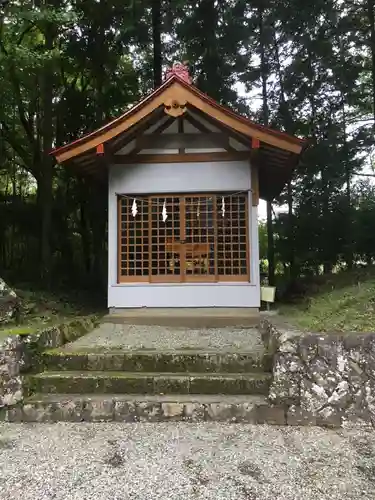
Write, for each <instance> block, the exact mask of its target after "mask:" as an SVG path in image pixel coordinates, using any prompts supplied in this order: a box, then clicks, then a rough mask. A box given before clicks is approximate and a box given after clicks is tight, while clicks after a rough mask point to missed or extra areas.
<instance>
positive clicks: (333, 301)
mask: <svg viewBox="0 0 375 500" xmlns="http://www.w3.org/2000/svg"><path fill="white" fill-rule="evenodd" d="M280 314H281V315H282V316H283V317H285V318H286V319H287V320H288V321H289V322H290V323H292V324H295V325H296V326H297V327H299V328H300V329H302V330H305V331H312V332H369V331H374V330H375V270H374V268H372V267H371V268H369V269H366V270H364V271H358V270H356V271H353V272H346V273H340V274H338V275H336V276H335V275H330V276H329V277H328V278H327V279H326V280H325V281H324V280H321V283H319V284H318V285H317V284H316V283H315V284H314V288H313V289H312V290H311V291H308V292H307V294H306V295H305V297H304V299H303V300H302V301H301V302H300V303H298V302H297V303H296V304H294V305H282V306H281V307H280Z"/></svg>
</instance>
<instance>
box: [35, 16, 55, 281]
mask: <svg viewBox="0 0 375 500" xmlns="http://www.w3.org/2000/svg"><path fill="white" fill-rule="evenodd" d="M54 36H55V29H54V27H53V26H52V25H48V26H47V27H46V31H45V38H46V42H45V48H46V51H52V49H53V42H54ZM51 64H52V63H51V62H50V61H47V62H46V66H45V68H44V72H43V76H42V83H41V102H42V139H43V156H42V160H41V161H42V170H41V175H40V177H39V179H38V201H39V208H40V210H41V239H40V254H41V278H42V280H43V281H44V282H45V284H46V285H50V284H51V276H50V273H51V242H50V234H51V223H52V202H53V194H52V185H53V159H52V157H51V156H50V154H49V153H50V152H51V150H52V145H53V70H52V67H51Z"/></svg>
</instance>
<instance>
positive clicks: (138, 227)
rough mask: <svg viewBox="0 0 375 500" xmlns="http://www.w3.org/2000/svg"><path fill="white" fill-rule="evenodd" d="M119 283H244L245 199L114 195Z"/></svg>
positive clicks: (246, 268) (246, 253) (246, 245)
mask: <svg viewBox="0 0 375 500" xmlns="http://www.w3.org/2000/svg"><path fill="white" fill-rule="evenodd" d="M118 203H119V205H118V206H119V209H118V210H119V282H126V281H127V282H137V281H149V282H197V281H201V282H216V281H248V280H249V241H248V227H249V224H248V196H247V193H241V194H227V193H225V194H220V195H219V194H215V195H213V194H209V195H207V194H205V195H195V194H194V195H185V196H182V195H170V196H165V195H160V196H144V197H142V196H137V197H136V199H133V198H131V197H127V196H120V197H119V200H118Z"/></svg>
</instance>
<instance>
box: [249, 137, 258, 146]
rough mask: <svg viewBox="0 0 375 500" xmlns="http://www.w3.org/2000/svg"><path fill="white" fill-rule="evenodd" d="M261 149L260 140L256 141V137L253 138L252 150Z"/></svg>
mask: <svg viewBox="0 0 375 500" xmlns="http://www.w3.org/2000/svg"><path fill="white" fill-rule="evenodd" d="M259 148H260V141H259V139H256V138H255V137H252V138H251V149H259Z"/></svg>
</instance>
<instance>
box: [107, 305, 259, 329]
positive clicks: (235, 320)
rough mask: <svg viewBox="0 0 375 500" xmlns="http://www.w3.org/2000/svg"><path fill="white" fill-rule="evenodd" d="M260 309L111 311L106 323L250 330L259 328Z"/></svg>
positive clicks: (146, 308)
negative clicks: (247, 328)
mask: <svg viewBox="0 0 375 500" xmlns="http://www.w3.org/2000/svg"><path fill="white" fill-rule="evenodd" d="M259 318H260V316H259V310H258V309H256V308H242V307H208V308H206V307H201V308H174V307H171V308H148V307H143V308H138V309H130V308H129V309H127V308H125V309H118V308H112V309H111V310H110V313H109V314H108V315H106V316H105V317H104V318H103V320H104V321H105V322H106V323H120V324H131V325H158V326H173V327H186V328H223V327H230V326H235V327H244V328H246V327H252V326H258V325H259Z"/></svg>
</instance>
